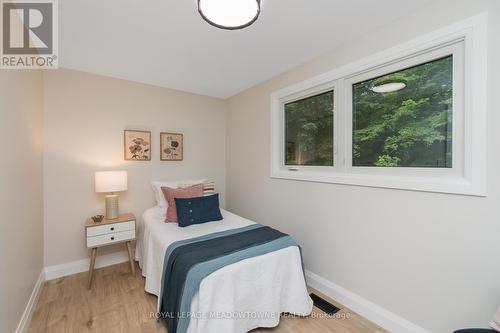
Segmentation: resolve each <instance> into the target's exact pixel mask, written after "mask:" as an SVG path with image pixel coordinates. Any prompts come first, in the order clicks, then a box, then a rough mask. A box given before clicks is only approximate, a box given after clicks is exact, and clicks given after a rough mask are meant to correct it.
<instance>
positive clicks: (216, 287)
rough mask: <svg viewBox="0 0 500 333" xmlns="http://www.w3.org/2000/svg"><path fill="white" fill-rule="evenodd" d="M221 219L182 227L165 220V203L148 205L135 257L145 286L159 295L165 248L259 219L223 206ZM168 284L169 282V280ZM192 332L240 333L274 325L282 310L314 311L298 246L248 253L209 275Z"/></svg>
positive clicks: (197, 298) (194, 309)
mask: <svg viewBox="0 0 500 333" xmlns="http://www.w3.org/2000/svg"><path fill="white" fill-rule="evenodd" d="M221 212H222V216H223V220H221V221H215V222H208V223H204V224H199V225H192V226H189V227H186V228H180V227H178V225H177V224H176V223H165V222H164V220H165V209H164V208H161V207H159V206H156V207H153V208H150V209H148V210H147V211H146V212H144V214H143V221H142V222H141V223H139V226H138V239H137V246H136V252H135V258H136V260H137V261H139V266H140V267H141V269H142V275H143V276H144V277H145V278H146V281H145V290H146V292H148V293H151V294H154V295H156V296H160V293H161V290H162V286H161V283H162V272H163V265H164V264H163V263H164V257H165V252H166V250H167V248H168V247H169V245H171V244H172V243H174V242H177V241H180V240H187V239H191V238H195V237H199V236H203V235H207V234H212V233H216V232H223V231H227V230H231V229H237V228H243V227H247V226H251V225H253V224H255V222H252V221H250V220H247V219H245V218H243V217H240V216H238V215H235V214H233V213H230V212H228V211H225V210H221ZM165 288H168V286H165ZM190 311H191V313H193V314H196V315H193V317H191V318H190V320H189V326H188V328H187V332H189V333H201V332H204V333H209V332H217V333H224V332H227V333H237V332H248V331H250V330H252V329H255V328H258V327H274V326H277V325H278V323H279V320H280V314H281V313H284V312H286V313H291V314H295V315H299V316H307V315H309V314H310V313H311V311H312V300H311V298H310V297H309V295H308V292H307V288H306V284H305V280H304V275H303V270H302V262H301V255H300V250H299V248H298V247H296V246H291V247H286V248H283V249H280V250H277V251H274V252H270V253H266V254H264V255H260V256H256V257H252V258H248V259H244V260H241V261H239V262H236V263H233V264H230V265H228V266H225V267H223V268H220V269H218V270H216V271H215V272H213V273H211V274H210V275H208V276H206V277H205V278H204V279H203V280H202V281H201V283H200V285H199V290H198V292H197V293H196V294H195V295H194V297H193V298H192V301H191V308H190Z"/></svg>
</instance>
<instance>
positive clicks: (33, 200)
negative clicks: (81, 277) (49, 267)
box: [0, 70, 43, 332]
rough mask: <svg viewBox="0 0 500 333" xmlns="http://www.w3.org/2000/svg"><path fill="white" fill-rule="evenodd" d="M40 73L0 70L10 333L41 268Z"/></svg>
mask: <svg viewBox="0 0 500 333" xmlns="http://www.w3.org/2000/svg"><path fill="white" fill-rule="evenodd" d="M42 101H43V98H42V73H41V71H37V72H34V71H7V70H2V71H0V133H1V135H2V138H3V139H2V141H3V142H2V147H3V148H2V150H1V151H2V162H1V163H0V212H2V213H1V214H2V222H1V223H0V262H1V266H0V267H1V268H0V271H1V278H0V290H1V292H2V295H1V297H0V332H14V331H15V329H16V327H17V325H18V323H19V320H20V319H21V315H22V313H23V311H24V309H25V307H26V304H27V303H28V299H29V297H30V295H31V292H32V291H33V287H34V286H35V282H36V281H37V279H38V277H39V275H40V273H41V271H42V268H43V210H42V209H43V201H42Z"/></svg>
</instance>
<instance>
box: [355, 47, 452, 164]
mask: <svg viewBox="0 0 500 333" xmlns="http://www.w3.org/2000/svg"><path fill="white" fill-rule="evenodd" d="M452 76H453V56H451V55H450V56H447V57H444V58H441V59H437V60H433V61H430V62H427V63H424V64H421V65H417V66H414V67H411V68H406V69H403V70H401V71H398V72H394V73H390V74H387V75H383V76H380V77H377V78H372V79H369V80H366V81H363V82H359V83H355V84H354V85H353V86H352V89H353V107H354V110H353V146H352V149H353V152H352V164H353V166H371V167H426V168H451V167H452V153H453V151H452V145H451V143H452V126H451V124H452V105H453V78H452Z"/></svg>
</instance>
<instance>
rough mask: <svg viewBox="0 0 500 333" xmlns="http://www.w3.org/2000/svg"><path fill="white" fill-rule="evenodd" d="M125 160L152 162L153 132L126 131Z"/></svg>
mask: <svg viewBox="0 0 500 333" xmlns="http://www.w3.org/2000/svg"><path fill="white" fill-rule="evenodd" d="M125 160H127V161H149V160H151V132H147V131H133V130H125Z"/></svg>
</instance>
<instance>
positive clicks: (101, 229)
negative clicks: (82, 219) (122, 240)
mask: <svg viewBox="0 0 500 333" xmlns="http://www.w3.org/2000/svg"><path fill="white" fill-rule="evenodd" d="M128 230H134V231H135V221H127V222H120V223H112V224H105V225H99V226H95V227H87V237H93V236H99V235H106V234H111V233H116V232H122V231H128Z"/></svg>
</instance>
